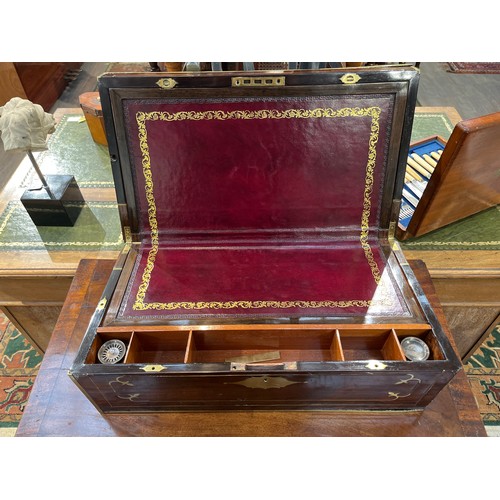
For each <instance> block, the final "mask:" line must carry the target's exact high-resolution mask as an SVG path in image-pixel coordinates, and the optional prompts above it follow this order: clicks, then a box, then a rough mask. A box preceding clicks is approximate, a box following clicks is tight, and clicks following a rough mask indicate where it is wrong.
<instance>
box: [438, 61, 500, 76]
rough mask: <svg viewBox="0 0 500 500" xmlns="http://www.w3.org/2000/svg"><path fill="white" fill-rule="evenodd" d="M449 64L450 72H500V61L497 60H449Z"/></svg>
mask: <svg viewBox="0 0 500 500" xmlns="http://www.w3.org/2000/svg"><path fill="white" fill-rule="evenodd" d="M447 64H448V67H449V69H448V70H447V71H448V72H449V73H476V74H497V73H500V63H497V62H449V63H447Z"/></svg>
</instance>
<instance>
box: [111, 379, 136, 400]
mask: <svg viewBox="0 0 500 500" xmlns="http://www.w3.org/2000/svg"><path fill="white" fill-rule="evenodd" d="M124 376H125V375H120V376H119V377H116V379H115V380H110V381H109V382H108V385H109V386H110V387H111V389H113V392H114V393H115V395H116V397H117V398H120V399H128V400H129V401H133V400H134V399H136V398H138V397H139V396H140V393H138V392H137V393H135V394H127V395H125V396H120V395H119V394H118V393H117V392H116V390H115V388H114V386H113V385H112V384H121V385H126V386H130V387H133V386H134V384H132V383H131V382H129V381H128V380H120V379H121V378H123V377H124Z"/></svg>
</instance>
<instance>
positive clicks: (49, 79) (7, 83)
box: [0, 62, 82, 112]
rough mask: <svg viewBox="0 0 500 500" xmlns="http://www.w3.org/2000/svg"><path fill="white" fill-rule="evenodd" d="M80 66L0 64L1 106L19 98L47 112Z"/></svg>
mask: <svg viewBox="0 0 500 500" xmlns="http://www.w3.org/2000/svg"><path fill="white" fill-rule="evenodd" d="M81 65H82V63H79V62H57V63H52V62H22V63H21V62H4V63H0V106H3V105H4V104H5V103H6V102H8V101H9V100H10V99H12V98H13V97H22V98H23V99H29V100H30V101H32V102H34V103H35V104H40V105H41V106H42V107H43V109H44V110H45V111H47V112H48V111H50V108H51V107H52V106H53V105H54V103H55V102H56V101H57V99H58V98H59V96H60V95H61V94H62V92H63V91H64V89H65V88H66V85H67V84H68V82H69V81H70V80H71V78H72V76H71V75H72V73H73V72H75V71H77V70H78V69H79V68H80V67H81Z"/></svg>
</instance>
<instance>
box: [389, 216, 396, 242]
mask: <svg viewBox="0 0 500 500" xmlns="http://www.w3.org/2000/svg"><path fill="white" fill-rule="evenodd" d="M395 237H396V221H392V222H390V223H389V234H388V235H387V238H388V240H389V244H390V245H391V246H392V245H394V238H395Z"/></svg>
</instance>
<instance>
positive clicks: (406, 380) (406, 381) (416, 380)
mask: <svg viewBox="0 0 500 500" xmlns="http://www.w3.org/2000/svg"><path fill="white" fill-rule="evenodd" d="M407 376H408V377H410V378H407V379H401V380H400V381H399V382H396V385H399V384H407V383H408V382H418V383H419V384H420V382H422V381H421V380H420V379H419V378H417V377H415V376H414V375H413V373H408V375H407Z"/></svg>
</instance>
